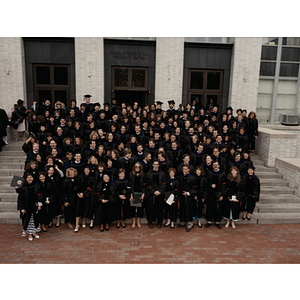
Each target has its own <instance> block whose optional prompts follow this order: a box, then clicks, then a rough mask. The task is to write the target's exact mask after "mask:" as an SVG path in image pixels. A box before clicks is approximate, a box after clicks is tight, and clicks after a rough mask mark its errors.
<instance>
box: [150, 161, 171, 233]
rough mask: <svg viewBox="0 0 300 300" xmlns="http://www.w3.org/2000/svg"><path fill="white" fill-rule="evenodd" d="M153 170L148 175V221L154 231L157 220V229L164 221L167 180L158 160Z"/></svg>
mask: <svg viewBox="0 0 300 300" xmlns="http://www.w3.org/2000/svg"><path fill="white" fill-rule="evenodd" d="M152 167H153V170H150V171H149V172H148V173H147V175H146V196H147V200H146V201H147V219H148V225H149V228H150V229H153V227H154V226H153V224H152V223H153V222H154V221H155V220H156V219H157V228H161V224H162V221H163V210H164V199H163V195H164V192H165V188H166V184H167V178H166V175H165V173H164V172H163V171H161V170H159V161H158V159H157V158H156V159H153V162H152Z"/></svg>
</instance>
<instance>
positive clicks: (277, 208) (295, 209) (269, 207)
mask: <svg viewBox="0 0 300 300" xmlns="http://www.w3.org/2000/svg"><path fill="white" fill-rule="evenodd" d="M256 208H257V210H258V212H259V213H300V203H274V204H273V203H269V204H262V203H257V205H256Z"/></svg>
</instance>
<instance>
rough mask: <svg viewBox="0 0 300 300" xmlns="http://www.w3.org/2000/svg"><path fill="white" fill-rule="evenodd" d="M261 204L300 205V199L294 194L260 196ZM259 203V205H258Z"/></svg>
mask: <svg viewBox="0 0 300 300" xmlns="http://www.w3.org/2000/svg"><path fill="white" fill-rule="evenodd" d="M258 203H261V204H269V203H270V204H274V203H278V204H281V203H300V198H299V197H297V196H296V195H293V194H274V195H270V194H265V193H264V194H260V198H259V202H258ZM258 203H257V204H258Z"/></svg>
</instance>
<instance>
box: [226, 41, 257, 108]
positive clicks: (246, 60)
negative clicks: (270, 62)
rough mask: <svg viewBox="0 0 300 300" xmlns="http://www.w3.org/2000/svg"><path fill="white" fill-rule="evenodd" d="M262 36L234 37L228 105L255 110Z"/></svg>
mask: <svg viewBox="0 0 300 300" xmlns="http://www.w3.org/2000/svg"><path fill="white" fill-rule="evenodd" d="M261 46H262V38H240V37H236V38H234V46H233V51H232V61H231V74H230V86H229V100H228V104H229V106H232V108H233V109H234V110H236V109H238V108H242V109H247V111H248V112H250V111H251V110H253V111H256V106H257V93H258V82H259V68H260V57H261Z"/></svg>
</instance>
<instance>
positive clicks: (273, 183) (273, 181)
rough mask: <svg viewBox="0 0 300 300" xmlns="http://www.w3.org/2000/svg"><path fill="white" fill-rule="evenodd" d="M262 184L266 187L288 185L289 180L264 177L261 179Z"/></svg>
mask: <svg viewBox="0 0 300 300" xmlns="http://www.w3.org/2000/svg"><path fill="white" fill-rule="evenodd" d="M260 186H261V187H263V188H265V187H273V186H276V187H279V186H288V181H287V180H283V179H269V178H267V179H266V178H263V179H260Z"/></svg>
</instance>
